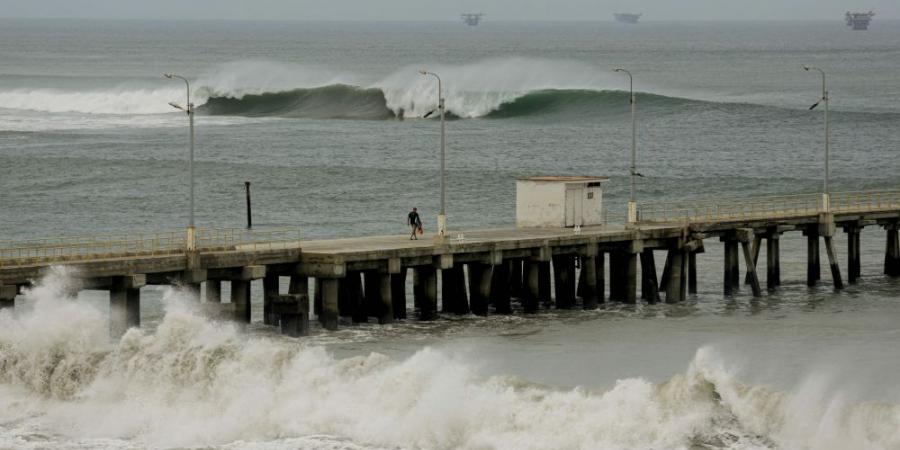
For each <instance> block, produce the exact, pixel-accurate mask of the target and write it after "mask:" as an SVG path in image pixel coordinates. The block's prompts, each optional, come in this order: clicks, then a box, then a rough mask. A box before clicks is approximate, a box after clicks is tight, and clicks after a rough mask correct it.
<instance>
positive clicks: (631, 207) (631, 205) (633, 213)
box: [613, 68, 642, 223]
mask: <svg viewBox="0 0 900 450" xmlns="http://www.w3.org/2000/svg"><path fill="white" fill-rule="evenodd" d="M613 71H614V72H624V73H625V74H627V75H628V91H629V93H630V95H629V100H630V102H631V170H630V172H631V196H630V197H629V199H628V223H636V222H637V201H636V200H635V194H634V185H635V177H638V176H642V175H641V174H639V173H638V172H637V120H636V118H635V107H636V105H635V99H634V77H632V76H631V72H629V71H627V70H625V69H621V68H616V69H613Z"/></svg>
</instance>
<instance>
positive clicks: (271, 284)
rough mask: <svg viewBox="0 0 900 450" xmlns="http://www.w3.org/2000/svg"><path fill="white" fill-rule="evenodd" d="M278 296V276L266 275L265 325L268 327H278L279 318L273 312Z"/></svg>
mask: <svg viewBox="0 0 900 450" xmlns="http://www.w3.org/2000/svg"><path fill="white" fill-rule="evenodd" d="M278 295H279V292H278V275H277V274H274V273H266V276H265V277H264V278H263V323H264V324H266V325H278V316H277V315H276V314H275V312H274V311H273V310H272V303H273V302H275V301H276V300H277V297H278Z"/></svg>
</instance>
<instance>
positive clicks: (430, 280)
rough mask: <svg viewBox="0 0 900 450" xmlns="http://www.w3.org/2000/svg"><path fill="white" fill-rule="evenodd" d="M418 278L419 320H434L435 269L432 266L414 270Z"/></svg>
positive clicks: (435, 313)
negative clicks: (419, 296)
mask: <svg viewBox="0 0 900 450" xmlns="http://www.w3.org/2000/svg"><path fill="white" fill-rule="evenodd" d="M415 271H416V276H417V277H418V278H419V283H420V286H419V292H418V294H419V295H421V297H422V298H421V300H419V320H435V319H436V318H437V269H436V268H435V267H434V266H433V265H426V266H419V267H416V268H415Z"/></svg>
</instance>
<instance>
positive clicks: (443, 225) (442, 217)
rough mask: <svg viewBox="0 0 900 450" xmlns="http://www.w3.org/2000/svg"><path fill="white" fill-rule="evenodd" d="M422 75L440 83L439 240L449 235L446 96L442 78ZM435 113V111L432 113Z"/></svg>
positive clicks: (425, 72)
mask: <svg viewBox="0 0 900 450" xmlns="http://www.w3.org/2000/svg"><path fill="white" fill-rule="evenodd" d="M419 73H420V74H422V75H425V76H429V75H430V76H433V77H435V78H437V82H438V110H439V111H440V113H441V212H440V214H438V234H437V238H438V239H444V237H445V236H446V234H447V211H446V205H447V171H446V152H445V143H446V138H445V134H444V94H443V90H442V86H441V77H439V76H438V74H436V73H434V72H429V71H427V70H425V69H422V70H420V71H419ZM432 112H433V111H432ZM430 115H431V113H428V114H426V115H425V117H428V116H430Z"/></svg>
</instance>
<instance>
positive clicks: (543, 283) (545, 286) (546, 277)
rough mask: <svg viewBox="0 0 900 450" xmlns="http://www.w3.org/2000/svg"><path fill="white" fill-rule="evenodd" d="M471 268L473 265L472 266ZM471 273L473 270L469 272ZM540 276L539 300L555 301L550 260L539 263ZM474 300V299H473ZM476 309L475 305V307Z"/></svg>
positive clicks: (547, 303) (545, 302)
mask: <svg viewBox="0 0 900 450" xmlns="http://www.w3.org/2000/svg"><path fill="white" fill-rule="evenodd" d="M470 268H471V266H470ZM469 274H470V275H471V272H469ZM538 277H539V281H540V286H539V287H540V296H539V297H538V300H539V301H540V302H541V303H544V304H545V305H549V304H551V303H553V292H552V289H551V275H550V261H549V260H547V261H541V262H539V263H538ZM473 301H474V300H473ZM473 309H474V307H473Z"/></svg>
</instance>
